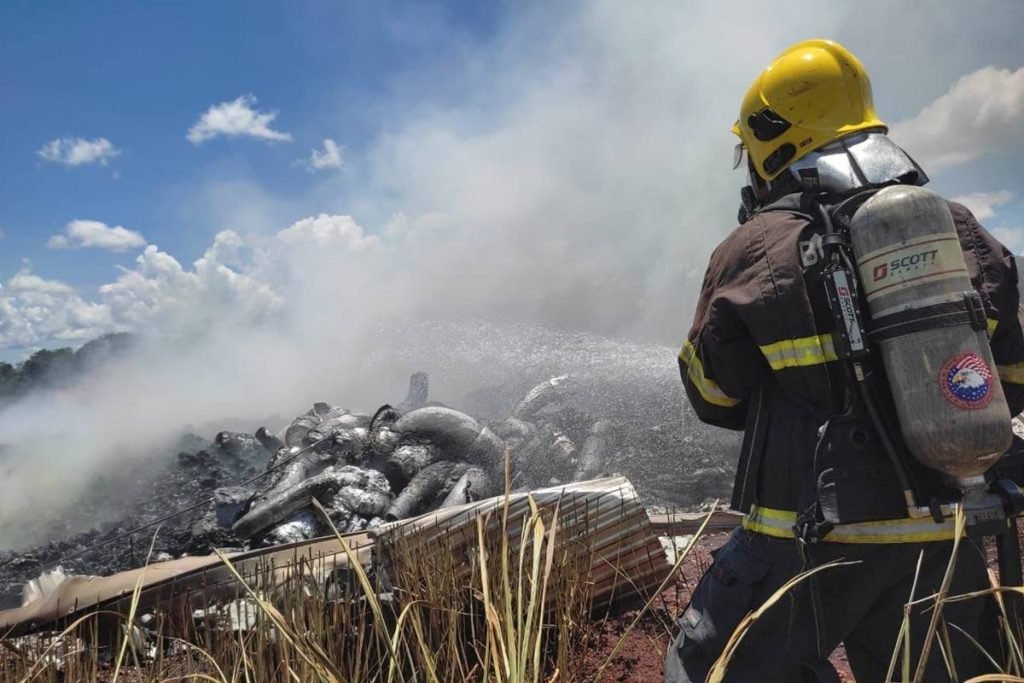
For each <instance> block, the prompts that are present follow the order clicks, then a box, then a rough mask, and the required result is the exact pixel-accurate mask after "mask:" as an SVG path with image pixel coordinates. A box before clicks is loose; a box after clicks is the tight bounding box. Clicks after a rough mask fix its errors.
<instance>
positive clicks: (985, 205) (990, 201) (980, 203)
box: [953, 190, 1013, 221]
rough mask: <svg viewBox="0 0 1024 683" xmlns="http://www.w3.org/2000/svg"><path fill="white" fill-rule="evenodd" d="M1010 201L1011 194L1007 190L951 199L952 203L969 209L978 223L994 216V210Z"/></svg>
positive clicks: (971, 194) (965, 195)
mask: <svg viewBox="0 0 1024 683" xmlns="http://www.w3.org/2000/svg"><path fill="white" fill-rule="evenodd" d="M1011 199H1013V193H1012V192H1010V191H1009V190H999V191H998V192H971V193H970V194H963V195H960V196H958V197H953V201H954V202H958V203H960V204H963V205H964V206H966V207H967V208H968V209H970V210H971V213H973V214H974V217H975V218H977V219H978V220H979V221H983V220H985V219H987V218H992V216H995V215H996V210H995V208H996V207H997V206H1001V205H1003V204H1006V203H1007V202H1009V201H1010V200H1011Z"/></svg>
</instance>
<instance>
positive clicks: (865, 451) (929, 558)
mask: <svg viewBox="0 0 1024 683" xmlns="http://www.w3.org/2000/svg"><path fill="white" fill-rule="evenodd" d="M733 132H734V133H735V134H736V135H738V136H739V139H740V145H739V146H738V152H739V155H738V157H739V159H740V160H742V159H743V158H745V159H746V164H747V169H748V178H749V185H748V186H747V187H745V188H744V189H743V191H742V193H741V196H742V207H741V209H740V225H739V226H738V227H737V228H736V229H735V230H734V231H733V232H732V233H731V234H730V235H729V236H728V237H726V239H725V240H724V241H723V242H722V243H721V244H720V245H719V246H718V247H717V248H716V249H715V251H714V253H713V254H712V256H711V259H710V263H709V265H708V268H707V272H706V274H705V276H704V281H703V286H702V291H701V293H700V297H699V299H698V302H697V308H696V313H695V315H694V321H693V326H692V328H691V330H690V332H689V334H688V335H687V339H686V341H685V343H684V345H683V348H682V351H681V353H680V355H679V367H680V370H681V373H682V379H683V383H684V384H685V387H686V393H687V396H688V397H689V400H690V402H691V403H692V405H693V407H694V410H695V411H696V413H697V415H698V416H699V417H700V419H701V420H703V421H704V422H707V423H709V424H712V425H716V426H719V427H724V428H727V429H734V430H743V433H744V435H743V443H742V448H741V454H740V458H739V462H738V467H737V473H736V479H735V484H734V490H733V498H732V507H733V508H734V509H736V510H738V511H740V512H742V513H744V517H743V521H742V525H741V526H740V527H739V528H737V529H735V530H734V531H733V533H732V534H731V535H730V537H729V539H728V540H727V541H726V542H725V544H724V545H723V546H722V547H721V548H719V549H718V550H717V551H715V552H714V553H713V555H714V560H713V563H712V565H711V566H710V567H709V569H708V570H707V571H706V572H705V574H704V576H703V577H702V578H701V580H700V582H699V584H698V585H697V587H696V588H695V590H694V592H693V595H692V598H691V601H690V604H689V605H688V607H687V608H686V610H685V611H684V612H683V614H682V615H681V617H680V618H679V621H678V626H679V633H678V636H677V637H676V639H675V641H674V642H673V643H672V645H671V646H670V647H669V651H668V655H667V658H666V662H665V681H666V683H683V682H689V681H694V682H699V681H704V680H705V677H706V675H707V674H708V671H709V670H710V668H711V667H712V666H713V664H714V662H715V661H716V659H717V658H718V657H719V655H720V654H721V653H722V650H723V647H724V645H725V643H726V642H727V641H728V639H729V637H730V635H731V634H732V633H733V631H734V629H735V627H736V626H737V625H738V623H739V622H740V620H741V619H742V618H743V617H744V616H745V615H746V614H748V613H749V612H751V611H752V610H754V609H756V608H757V607H759V606H760V605H762V604H763V603H764V602H765V601H766V600H767V599H768V598H769V597H770V596H772V595H773V593H775V592H776V590H777V589H779V588H780V587H781V586H782V585H783V584H784V583H785V582H786V581H787V580H789V579H790V578H792V577H794V576H796V575H797V574H799V573H800V572H801V571H804V570H807V569H810V568H812V567H817V566H820V565H821V564H823V563H826V562H829V561H832V560H843V561H846V562H848V563H849V564H844V565H841V566H837V567H833V568H828V569H825V570H823V571H820V572H817V573H816V574H814V575H813V576H812V577H811V578H809V579H805V580H804V581H803V582H801V583H800V584H798V585H797V587H796V588H794V589H792V590H791V591H789V593H788V594H787V595H786V596H785V597H783V598H782V599H781V600H779V601H778V602H777V603H776V604H775V605H774V606H772V607H771V608H769V609H768V610H767V611H766V612H765V613H764V614H763V615H762V616H761V617H760V618H759V619H758V620H757V621H756V622H755V623H754V625H753V626H752V627H751V629H750V631H749V632H748V633H747V634H746V636H745V637H744V638H743V640H742V641H741V643H740V645H739V646H738V648H737V649H736V651H735V654H734V656H733V657H732V659H731V662H730V664H729V667H728V669H727V674H726V680H728V681H760V682H770V681H838V680H839V679H838V676H837V674H836V672H835V670H834V669H833V667H832V666H831V665H830V664H829V661H828V658H829V655H830V654H831V653H832V651H833V650H834V649H835V648H836V647H837V646H838V645H839V644H840V643H843V644H844V645H845V648H846V652H847V656H848V658H849V662H850V666H851V668H852V669H853V671H854V674H855V676H856V678H857V680H858V681H863V682H866V683H875V682H877V681H883V680H885V676H886V673H887V671H888V669H889V665H890V660H891V658H892V656H893V652H894V649H895V647H896V645H897V639H898V636H899V634H900V629H901V624H902V623H903V619H904V605H905V604H907V603H908V602H911V601H912V600H917V599H921V598H926V597H928V596H930V595H932V594H933V593H935V592H936V591H938V589H939V587H940V585H941V583H942V579H943V576H944V574H945V572H946V567H947V564H948V563H949V560H950V557H951V554H952V547H953V544H952V538H953V524H954V522H953V520H952V519H951V518H948V517H947V518H945V519H943V518H942V516H941V514H939V515H938V517H939V518H940V520H941V522H940V521H936V519H934V518H933V517H931V516H929V517H925V518H920V517H917V516H914V517H910V516H908V508H907V502H906V498H905V497H904V495H903V492H902V489H901V485H900V482H899V480H898V479H899V478H898V476H897V474H898V473H897V472H896V471H895V470H896V466H895V465H894V461H893V460H892V459H891V458H890V457H887V455H886V452H885V449H884V448H882V446H881V442H880V439H881V438H882V437H881V436H880V434H879V432H880V431H881V430H883V429H884V424H882V425H880V423H879V421H878V420H877V419H875V420H872V419H871V417H870V416H869V415H868V414H867V411H866V406H865V405H864V401H862V400H859V399H858V397H857V396H858V395H857V393H856V392H854V391H853V390H852V388H851V385H852V384H853V383H854V380H853V379H852V378H851V373H850V371H849V366H848V364H846V363H844V362H840V359H839V358H838V357H837V352H836V345H835V340H834V338H833V336H832V333H833V331H834V326H835V322H834V320H833V317H832V314H831V312H830V306H829V300H828V297H827V293H826V291H825V287H824V286H822V284H821V271H822V268H823V267H824V260H825V259H824V258H823V254H824V250H823V244H822V235H823V234H825V232H826V230H825V228H824V221H823V219H822V218H821V211H820V210H816V207H820V206H824V207H826V208H829V210H831V208H834V207H836V206H838V205H840V204H841V202H842V200H844V199H845V198H848V197H851V196H853V195H854V194H857V193H863V192H864V191H865V190H868V189H870V188H874V187H884V186H889V185H894V184H903V185H914V186H919V185H923V184H925V183H926V182H927V181H928V178H927V176H926V174H925V172H924V171H923V170H922V169H921V167H920V166H918V164H917V163H916V162H914V160H913V159H912V158H911V157H909V156H908V155H907V154H906V153H905V152H904V151H903V150H902V149H900V148H899V147H898V146H897V145H896V144H894V143H893V142H892V141H891V140H890V139H889V138H888V137H887V136H886V133H887V127H886V124H885V123H884V122H883V121H882V120H880V119H879V118H878V116H877V114H876V113H875V110H874V105H873V102H872V98H871V87H870V84H869V81H868V75H867V73H866V72H865V70H864V67H863V66H862V64H861V63H860V61H858V60H857V58H856V57H855V56H854V55H853V54H851V53H850V52H849V51H848V50H846V49H845V48H844V47H843V46H842V45H840V44H838V43H835V42H832V41H826V40H809V41H805V42H801V43H798V44H796V45H794V46H792V47H790V48H789V49H787V50H786V51H785V52H783V53H782V54H781V55H779V56H778V57H777V58H776V59H775V60H774V61H773V62H772V63H771V64H770V65H769V66H768V68H767V69H766V70H765V71H764V72H762V73H761V74H760V76H758V78H757V80H755V82H754V84H753V85H752V86H751V87H750V90H749V91H748V92H747V94H746V97H745V98H744V100H743V103H742V106H741V109H740V116H739V120H738V122H737V123H736V125H735V126H734V127H733ZM949 209H950V212H951V214H952V217H953V222H954V224H955V228H956V232H957V236H958V237H959V241H960V246H961V247H962V249H963V255H964V261H965V263H966V266H967V270H968V273H969V276H970V279H971V284H972V285H973V287H974V289H975V290H976V291H977V293H978V294H979V295H980V297H981V301H982V303H983V305H984V312H985V316H986V317H987V318H988V320H987V328H988V332H989V335H990V337H989V343H990V345H991V348H992V352H993V355H994V359H995V362H996V365H997V370H998V375H999V380H1000V381H1001V383H1002V387H1003V390H1004V392H1005V396H1006V399H1007V403H1008V404H1009V408H1010V411H1011V413H1012V414H1014V415H1016V414H1018V413H1019V412H1020V411H1021V410H1022V409H1024V333H1022V329H1021V324H1020V321H1019V320H1018V317H1017V315H1018V313H1017V311H1018V290H1017V272H1016V267H1015V265H1014V262H1013V258H1012V256H1011V254H1010V252H1009V251H1008V250H1007V249H1006V248H1005V247H1003V245H1001V244H1000V243H999V242H998V241H997V240H996V239H995V238H993V237H992V235H990V234H989V233H988V232H987V231H986V230H985V229H984V228H983V227H982V226H981V225H980V224H979V223H978V221H977V220H976V219H975V217H974V216H973V215H972V214H971V212H970V211H969V210H968V209H967V208H965V207H964V206H962V205H960V204H956V203H952V202H950V203H949ZM922 381H930V380H929V379H928V378H922ZM883 394H884V392H880V398H879V401H880V411H881V413H882V415H883V417H884V418H885V419H886V420H887V421H888V422H889V423H891V421H892V419H893V418H892V413H893V410H892V405H891V404H889V405H887V404H886V403H885V398H884V395H883ZM890 401H891V395H890ZM876 412H877V411H876ZM826 425H827V428H826ZM837 463H839V464H841V465H842V467H841V468H839V469H841V476H835V477H832V478H831V479H827V478H826V477H825V476H824V474H823V473H824V472H825V471H826V470H827V469H828V468H829V467H833V469H832V470H830V471H831V472H832V473H833V474H834V473H835V472H836V471H837V469H836V468H837V467H839V466H837ZM907 467H908V468H909V472H910V476H911V478H912V479H913V482H914V487H915V492H916V493H917V494H918V495H919V497H922V498H923V499H924V500H937V499H941V498H942V496H945V495H948V494H949V492H948V491H946V490H945V489H944V487H945V486H946V485H945V483H944V481H943V478H942V477H941V476H939V475H938V473H936V472H934V471H930V470H928V468H926V467H924V466H923V465H919V464H917V463H913V462H911V463H908V464H907ZM843 468H845V469H843ZM823 482H825V483H823ZM829 487H831V488H829ZM825 488H829V495H832V494H835V495H838V496H840V497H841V498H842V500H843V510H844V512H843V514H844V515H845V517H844V519H853V520H856V521H853V522H849V523H839V524H834V525H833V524H828V523H823V522H822V516H821V514H820V510H821V497H822V491H823V490H824V489H825ZM816 513H817V514H816ZM987 586H988V577H987V573H986V563H985V554H984V549H983V548H982V547H980V543H976V542H974V541H972V540H970V539H963V540H962V541H961V545H960V550H959V553H958V557H957V558H956V565H955V572H954V575H953V580H952V585H951V586H950V592H951V594H959V593H966V592H969V591H972V590H978V589H983V588H985V587H987ZM929 607H930V603H929V602H928V601H924V602H922V603H920V604H918V605H916V606H914V607H913V608H912V609H911V612H910V617H909V626H910V628H909V636H908V638H909V642H910V644H911V658H912V661H913V662H915V664H916V663H917V661H918V659H919V658H920V657H921V653H922V641H923V640H924V636H925V632H926V631H927V626H928V620H929V619H930V616H931V612H930V611H929ZM943 615H944V618H945V621H946V623H947V624H948V628H946V629H945V634H946V635H948V639H949V645H950V647H951V648H952V651H951V652H950V653H948V654H949V655H950V659H951V660H952V661H953V662H954V663H955V667H956V675H957V676H959V677H960V678H963V679H966V678H968V677H970V676H973V675H976V674H981V673H985V672H988V671H989V670H990V668H991V663H990V662H989V661H988V659H987V657H986V656H985V655H984V654H983V653H980V652H979V651H978V648H977V647H975V646H974V645H973V644H972V643H971V640H972V639H973V640H974V641H976V642H977V643H979V644H981V645H983V646H985V647H986V648H987V649H988V650H989V652H991V653H993V656H994V657H995V658H996V659H997V660H998V659H999V655H998V649H999V636H998V633H997V628H996V622H995V619H994V615H993V612H992V604H991V602H990V601H986V600H982V599H973V600H967V601H961V602H955V603H950V604H947V605H946V606H945V609H944V612H943ZM926 666H927V669H926V671H925V676H924V680H927V681H944V680H949V678H950V677H949V674H948V673H947V667H946V665H945V664H944V663H943V657H942V654H941V652H940V648H938V647H933V648H931V653H930V657H929V658H928V660H927V663H926Z"/></svg>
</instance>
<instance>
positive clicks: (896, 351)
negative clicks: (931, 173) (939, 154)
mask: <svg viewBox="0 0 1024 683" xmlns="http://www.w3.org/2000/svg"><path fill="white" fill-rule="evenodd" d="M850 238H851V241H852V243H853V251H854V255H855V257H856V261H857V267H858V272H859V275H860V281H861V287H862V292H863V294H864V296H865V298H866V300H867V307H868V309H869V311H870V313H871V319H872V322H871V326H870V328H869V329H870V330H871V332H872V335H873V339H872V341H874V342H875V345H874V348H875V349H876V350H877V351H878V353H879V354H880V356H881V358H882V362H883V364H884V366H885V371H886V374H887V375H888V378H889V384H890V388H891V390H892V397H893V401H894V402H895V405H896V412H897V415H898V418H899V423H900V427H901V429H902V432H903V436H904V439H905V441H906V444H907V446H908V448H909V449H910V452H911V453H912V454H913V456H914V457H915V458H917V460H918V461H920V462H921V463H923V464H924V465H927V466H928V467H931V468H932V469H935V470H938V471H939V472H941V473H943V474H945V475H947V476H948V477H951V478H953V479H956V480H959V481H961V482H965V481H966V480H969V479H972V478H976V477H978V475H981V474H982V473H984V472H985V471H986V470H987V469H988V468H989V467H990V466H991V465H992V463H993V462H994V461H995V460H996V459H998V458H999V457H1000V456H1001V455H1002V453H1003V452H1004V451H1005V450H1006V449H1007V448H1009V446H1010V441H1011V439H1012V432H1011V429H1010V410H1009V407H1008V406H1007V404H1006V398H1005V397H1004V395H1003V388H1002V385H1001V384H1000V382H999V377H998V375H997V372H996V366H995V362H994V361H993V358H992V350H991V348H989V344H988V336H987V332H986V330H985V329H984V311H983V309H980V301H979V300H978V298H977V294H976V293H975V290H974V288H973V287H972V285H971V281H970V278H969V277H968V274H967V268H966V266H965V265H964V257H963V251H962V250H961V247H960V240H959V238H958V237H957V232H956V227H955V226H954V224H953V216H952V214H951V213H950V210H949V205H948V204H947V203H946V201H945V200H944V199H942V198H941V197H939V196H938V195H936V194H935V193H933V192H930V191H928V190H925V189H923V188H920V187H908V186H902V185H897V186H892V187H886V188H883V189H882V190H880V191H878V192H877V193H876V194H875V195H873V196H872V197H871V198H870V199H868V200H867V201H866V202H865V203H864V204H863V205H862V206H861V207H860V208H859V209H858V210H857V211H856V213H855V214H854V215H853V218H852V220H851V223H850ZM972 308H973V309H974V318H973V320H974V322H973V324H972V318H971V315H970V310H971V309H972ZM978 328H981V329H978Z"/></svg>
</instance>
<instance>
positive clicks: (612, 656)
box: [594, 500, 718, 683]
mask: <svg viewBox="0 0 1024 683" xmlns="http://www.w3.org/2000/svg"><path fill="white" fill-rule="evenodd" d="M716 509H718V501H717V500H716V501H715V503H714V505H712V506H711V512H710V513H708V516H707V517H705V518H704V521H703V522H702V523H701V525H700V528H699V529H697V533H696V534H694V536H693V540H691V541H690V543H689V544H688V545H687V546H686V549H685V550H683V552H682V553H680V554H679V557H677V558H676V562H675V564H673V565H672V569H670V570H669V572H668V575H667V576H665V579H664V580H663V581H662V582H661V584H660V585H659V586H658V588H657V590H655V591H654V594H653V595H652V596H651V597H650V599H648V600H647V602H646V603H644V606H643V608H642V609H641V610H640V611H639V612H638V613H637V615H636V616H635V617H634V618H633V621H632V622H630V624H629V626H627V627H626V630H625V631H623V632H622V635H621V636H620V637H619V639H618V640H617V641H615V645H614V646H613V647H612V651H611V652H610V653H608V656H607V657H606V658H605V660H604V662H603V663H602V664H601V667H600V668H599V669H598V670H597V674H596V675H595V676H594V683H600V681H601V677H602V676H603V675H604V672H605V670H606V669H607V668H608V666H609V665H610V664H611V663H612V660H614V659H615V655H617V654H618V653H619V650H620V649H621V648H622V646H623V645H624V644H625V643H626V638H628V637H629V634H630V633H632V632H633V629H634V628H636V625H637V624H638V623H640V620H641V619H642V618H643V617H644V615H645V614H646V613H647V611H648V610H650V608H651V605H652V604H654V601H655V600H656V599H657V596H659V595H661V592H662V591H663V590H665V587H666V586H668V584H669V582H670V581H672V580H673V579H674V578H675V575H676V572H678V571H679V568H680V567H682V566H683V562H684V561H686V557H687V555H689V554H690V550H692V549H693V547H694V546H695V545H697V539H699V538H700V537H701V536H702V535H703V534H704V529H705V528H707V525H708V522H710V521H711V516H712V515H713V514H714V511H715V510H716Z"/></svg>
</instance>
